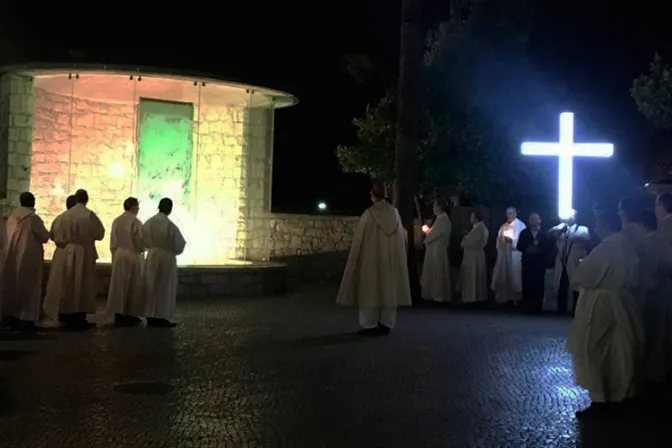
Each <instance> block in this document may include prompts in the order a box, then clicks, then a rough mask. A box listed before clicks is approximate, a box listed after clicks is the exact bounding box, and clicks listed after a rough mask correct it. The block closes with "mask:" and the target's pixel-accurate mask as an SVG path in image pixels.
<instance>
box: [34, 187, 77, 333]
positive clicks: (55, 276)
mask: <svg viewBox="0 0 672 448" xmlns="http://www.w3.org/2000/svg"><path fill="white" fill-rule="evenodd" d="M75 205H77V198H75V195H74V194H71V195H70V196H68V198H67V199H66V200H65V211H68V210H70V209H71V208H72V207H74V206H75ZM64 214H65V212H63V213H61V214H60V215H58V216H57V217H56V218H55V219H54V220H53V221H52V222H51V228H50V229H49V238H50V239H51V240H52V241H55V240H54V229H59V230H58V232H59V233H60V229H61V222H62V220H63V215H64ZM65 259H66V257H65V245H64V244H63V245H60V246H59V245H58V244H57V245H56V249H54V253H53V255H52V256H51V263H50V264H49V278H48V279H47V291H46V294H45V296H44V299H43V303H42V311H43V316H44V317H46V318H47V319H55V318H56V316H57V315H58V308H59V307H60V306H61V300H62V299H63V297H62V296H61V294H63V292H64V290H63V288H61V284H62V281H63V280H62V279H63V277H64V275H65V273H64V266H65ZM58 318H59V321H61V322H64V321H65V320H66V316H65V315H61V316H58Z"/></svg>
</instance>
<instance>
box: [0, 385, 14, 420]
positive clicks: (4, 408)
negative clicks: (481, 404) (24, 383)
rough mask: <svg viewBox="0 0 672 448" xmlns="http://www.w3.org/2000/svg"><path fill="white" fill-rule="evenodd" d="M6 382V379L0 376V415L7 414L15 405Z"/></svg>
mask: <svg viewBox="0 0 672 448" xmlns="http://www.w3.org/2000/svg"><path fill="white" fill-rule="evenodd" d="M7 383H8V381H7V380H6V379H5V378H0V415H7V414H9V413H10V412H12V411H13V410H14V408H15V407H16V406H15V403H14V398H13V397H12V395H11V394H10V393H9V390H10V387H9V385H8V384H7Z"/></svg>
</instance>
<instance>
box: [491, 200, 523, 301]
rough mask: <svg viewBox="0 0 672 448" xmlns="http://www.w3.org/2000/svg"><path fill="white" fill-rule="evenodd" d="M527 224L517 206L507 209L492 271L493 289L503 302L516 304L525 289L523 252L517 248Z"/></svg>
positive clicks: (496, 297)
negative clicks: (519, 215)
mask: <svg viewBox="0 0 672 448" xmlns="http://www.w3.org/2000/svg"><path fill="white" fill-rule="evenodd" d="M526 227H527V226H526V225H525V224H524V223H523V221H521V220H520V219H518V212H517V211H516V209H515V207H508V208H507V209H506V222H505V223H504V224H502V226H501V227H500V228H499V232H497V261H496V262H495V268H494V270H493V271H492V285H491V287H492V290H493V291H494V292H495V300H497V302H498V303H501V304H507V305H516V304H517V303H518V302H519V301H520V298H521V293H522V291H523V285H522V282H523V274H522V273H523V266H522V253H521V252H520V251H519V250H518V249H517V246H518V238H519V237H520V232H522V231H523V229H525V228H526Z"/></svg>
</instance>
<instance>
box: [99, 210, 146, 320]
mask: <svg viewBox="0 0 672 448" xmlns="http://www.w3.org/2000/svg"><path fill="white" fill-rule="evenodd" d="M139 210H140V203H139V201H138V200H137V198H133V197H130V198H127V199H126V200H125V201H124V213H122V214H121V215H120V216H118V217H117V218H115V220H114V221H113V222H112V230H111V231H110V253H111V254H112V275H111V276H110V288H109V290H108V293H107V312H106V314H107V315H108V317H109V318H111V317H112V315H114V323H115V325H116V326H131V325H137V324H139V323H140V322H141V319H140V317H141V316H144V315H145V308H146V303H145V300H144V298H143V294H142V265H143V261H144V260H143V257H142V253H143V252H144V250H145V245H144V242H143V237H142V223H141V222H140V220H139V219H138V218H137V214H138V211H139Z"/></svg>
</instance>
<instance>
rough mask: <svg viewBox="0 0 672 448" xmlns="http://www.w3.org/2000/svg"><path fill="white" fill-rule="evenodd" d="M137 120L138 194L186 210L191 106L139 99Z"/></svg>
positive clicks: (189, 179) (191, 120) (188, 185)
mask: <svg viewBox="0 0 672 448" xmlns="http://www.w3.org/2000/svg"><path fill="white" fill-rule="evenodd" d="M138 120H139V123H138V195H139V196H140V198H149V199H151V201H152V202H158V201H159V200H160V199H161V198H162V197H164V196H170V197H171V199H173V201H175V202H176V203H179V204H180V205H181V206H183V207H184V208H185V209H187V210H188V209H190V208H191V207H190V193H191V191H190V183H191V164H192V154H193V146H194V141H193V135H194V133H193V128H194V105H193V104H191V103H178V102H172V101H160V100H153V99H148V98H140V104H139V105H138Z"/></svg>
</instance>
